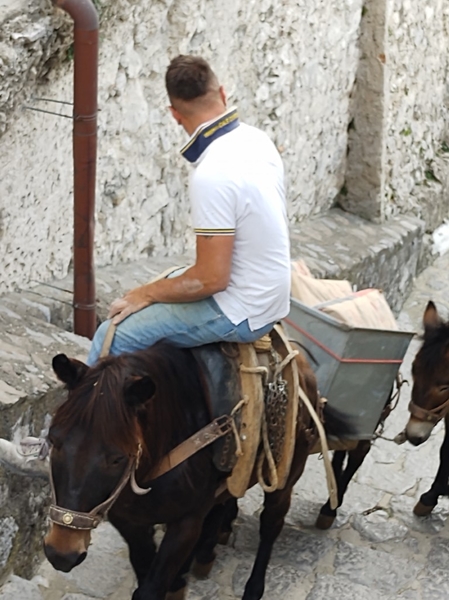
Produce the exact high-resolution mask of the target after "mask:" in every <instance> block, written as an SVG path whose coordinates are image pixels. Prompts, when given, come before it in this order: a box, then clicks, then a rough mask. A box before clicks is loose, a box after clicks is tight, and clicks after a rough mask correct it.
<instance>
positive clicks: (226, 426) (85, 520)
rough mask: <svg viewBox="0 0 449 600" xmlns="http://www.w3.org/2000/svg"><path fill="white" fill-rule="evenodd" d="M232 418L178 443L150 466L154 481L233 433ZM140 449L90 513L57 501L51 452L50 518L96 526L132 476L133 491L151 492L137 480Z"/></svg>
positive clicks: (79, 525) (217, 421)
mask: <svg viewBox="0 0 449 600" xmlns="http://www.w3.org/2000/svg"><path fill="white" fill-rule="evenodd" d="M232 422H233V417H232V416H229V415H224V416H223V417H218V418H217V419H214V420H213V421H212V422H211V423H209V424H208V425H206V427H203V428H202V429H200V431H197V432H196V433H195V434H194V435H192V436H191V437H189V438H188V439H187V440H185V441H184V442H182V443H181V444H179V446H176V448H174V449H173V450H172V451H171V452H169V453H168V454H167V455H166V456H164V458H163V459H162V460H161V461H160V462H159V463H158V464H157V465H156V467H154V468H153V469H152V470H151V472H150V474H149V477H148V479H149V480H150V481H153V480H155V479H157V478H158V477H161V476H162V475H165V473H168V472H169V471H171V470H172V469H174V468H175V467H177V466H178V465H180V464H181V463H182V462H184V461H185V460H187V459H188V458H190V457H191V456H193V455H194V454H196V453H197V452H199V451H200V450H202V449H203V448H206V447H207V446H209V445H210V444H213V443H214V442H215V441H217V440H218V439H220V438H222V437H224V436H225V435H228V433H231V432H232V431H233V427H232ZM141 453H142V448H141V445H140V444H139V448H138V452H137V455H136V456H133V457H131V458H130V461H129V463H128V466H127V468H126V471H125V473H124V474H123V476H122V478H121V480H120V481H119V483H118V485H117V487H116V488H115V490H114V491H113V492H112V494H111V495H110V496H109V498H108V499H107V500H105V501H104V502H102V503H101V504H99V505H98V506H96V507H95V508H93V509H92V510H91V511H90V512H88V513H83V512H78V511H74V510H69V509H67V508H63V507H61V506H58V505H57V504H56V491H55V487H54V483H53V475H52V470H51V455H50V484H51V490H52V498H53V503H52V504H51V505H50V508H49V517H50V520H51V521H52V522H53V523H56V524H57V525H61V526H63V527H68V528H69V529H80V530H90V529H95V528H96V527H98V525H99V524H100V523H101V521H102V519H103V518H104V517H105V515H106V514H107V512H108V510H109V509H110V508H111V506H112V505H113V504H114V502H115V501H116V500H117V498H118V497H119V495H120V493H121V491H122V490H123V488H124V487H125V486H126V484H127V483H128V482H129V481H130V480H131V489H132V490H133V492H134V493H136V494H140V495H143V494H147V493H148V492H150V491H151V488H146V489H142V488H139V486H138V485H137V484H136V482H135V472H136V470H137V469H138V467H139V460H140V456H141Z"/></svg>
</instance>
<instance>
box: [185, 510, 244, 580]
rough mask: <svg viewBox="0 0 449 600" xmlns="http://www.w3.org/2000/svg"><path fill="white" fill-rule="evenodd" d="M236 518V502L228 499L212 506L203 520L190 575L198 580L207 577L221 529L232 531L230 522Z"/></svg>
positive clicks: (214, 556)
mask: <svg viewBox="0 0 449 600" xmlns="http://www.w3.org/2000/svg"><path fill="white" fill-rule="evenodd" d="M236 516H237V500H235V499H234V498H230V499H229V500H227V501H226V502H225V503H223V504H217V505H216V506H214V507H213V508H212V510H211V511H210V512H209V514H208V515H207V517H206V519H205V520H204V523H203V528H202V531H201V537H200V539H199V541H198V544H197V547H196V550H195V562H194V564H193V568H192V573H193V574H194V575H195V576H196V577H198V578H199V579H203V578H204V577H207V576H208V575H209V573H210V571H211V569H212V566H213V563H214V560H215V558H216V554H215V551H214V550H215V546H216V545H217V543H218V541H219V539H220V535H221V533H222V532H223V528H225V529H226V530H227V529H228V528H229V529H230V531H232V520H234V518H235V517H236ZM231 519H232V520H231Z"/></svg>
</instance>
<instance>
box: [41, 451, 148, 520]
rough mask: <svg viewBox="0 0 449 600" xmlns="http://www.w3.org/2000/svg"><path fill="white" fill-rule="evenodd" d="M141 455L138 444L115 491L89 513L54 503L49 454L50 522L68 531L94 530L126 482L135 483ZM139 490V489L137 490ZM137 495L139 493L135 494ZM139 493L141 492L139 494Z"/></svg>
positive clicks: (54, 494)
mask: <svg viewBox="0 0 449 600" xmlns="http://www.w3.org/2000/svg"><path fill="white" fill-rule="evenodd" d="M141 454H142V446H141V445H140V444H139V446H138V450H137V455H136V456H132V457H131V458H130V459H129V462H128V466H127V467H126V470H125V472H124V473H123V475H122V478H121V479H120V481H119V483H118V484H117V486H116V488H115V490H114V491H113V492H112V494H111V495H110V496H109V498H108V499H107V500H105V501H104V502H102V503H101V504H98V506H96V507H95V508H93V509H92V510H91V511H90V512H88V513H85V512H78V511H75V510H69V509H68V508H62V507H61V506H58V505H57V503H56V490H55V485H54V482H53V473H52V469H51V453H50V485H51V495H52V504H50V508H49V518H50V521H52V522H53V523H56V525H61V526H63V527H68V528H69V529H82V530H90V529H95V528H96V527H98V525H99V524H100V523H101V521H102V520H103V519H104V518H105V516H106V515H107V513H108V510H109V509H110V508H111V506H112V505H113V504H114V502H115V501H116V500H117V498H118V497H119V495H120V492H121V491H122V490H123V488H124V487H125V485H126V484H127V483H128V481H129V480H130V479H131V480H134V481H135V472H136V470H137V469H138V467H139V460H140V456H141ZM139 489H141V488H139ZM142 491H143V492H144V493H148V492H150V491H151V488H149V489H147V490H142ZM136 493H139V492H136ZM140 493H141V492H140Z"/></svg>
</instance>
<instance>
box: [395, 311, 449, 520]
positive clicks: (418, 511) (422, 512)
mask: <svg viewBox="0 0 449 600" xmlns="http://www.w3.org/2000/svg"><path fill="white" fill-rule="evenodd" d="M423 324H424V336H423V343H422V346H421V348H420V350H419V352H418V353H417V355H416V357H415V360H414V361H413V366H412V374H413V389H412V399H411V401H410V405H409V410H410V418H409V420H408V423H407V426H406V428H405V433H406V437H407V440H408V441H409V442H410V443H411V444H413V445H414V446H419V445H421V444H423V443H424V442H425V441H427V440H428V439H429V437H430V434H431V433H432V431H433V428H434V427H435V425H436V424H437V423H438V422H439V421H441V420H442V419H444V424H445V436H444V440H443V444H442V446H441V449H440V466H439V468H438V472H437V474H436V477H435V480H434V482H433V483H432V485H431V487H430V489H429V490H428V491H427V492H425V493H424V494H422V496H421V498H420V499H419V502H418V503H417V504H416V506H415V508H414V510H413V512H414V513H415V515H417V516H418V517H424V516H427V515H429V514H430V513H431V512H432V510H433V509H434V507H435V506H436V505H437V503H438V498H439V497H440V496H443V495H444V496H447V495H448V494H449V486H448V479H449V321H447V322H445V321H443V319H442V318H441V317H440V315H439V314H438V311H437V309H436V306H435V304H434V303H433V302H429V303H428V305H427V307H426V310H425V312H424V317H423Z"/></svg>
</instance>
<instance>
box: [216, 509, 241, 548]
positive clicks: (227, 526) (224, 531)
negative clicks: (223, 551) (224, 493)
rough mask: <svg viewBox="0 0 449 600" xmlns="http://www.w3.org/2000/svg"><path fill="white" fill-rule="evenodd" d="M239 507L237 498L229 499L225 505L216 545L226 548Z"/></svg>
mask: <svg viewBox="0 0 449 600" xmlns="http://www.w3.org/2000/svg"><path fill="white" fill-rule="evenodd" d="M238 512H239V507H238V504H237V498H229V500H227V501H226V503H225V513H224V516H223V520H222V522H221V526H220V531H219V534H218V543H219V544H222V545H223V546H226V544H227V543H228V542H229V538H230V537H231V533H232V525H233V523H234V521H235V520H236V518H237V515H238Z"/></svg>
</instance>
